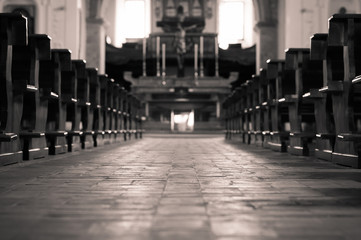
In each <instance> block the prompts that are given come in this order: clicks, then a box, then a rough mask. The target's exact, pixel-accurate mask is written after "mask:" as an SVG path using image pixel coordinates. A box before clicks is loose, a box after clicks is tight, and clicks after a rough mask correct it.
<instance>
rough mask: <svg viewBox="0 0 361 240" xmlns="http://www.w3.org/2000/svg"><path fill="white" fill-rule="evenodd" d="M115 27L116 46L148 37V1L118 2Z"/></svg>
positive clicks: (123, 0)
mask: <svg viewBox="0 0 361 240" xmlns="http://www.w3.org/2000/svg"><path fill="white" fill-rule="evenodd" d="M117 25H118V26H117V29H116V31H117V37H116V40H115V41H116V45H118V46H119V45H120V44H121V43H124V42H127V41H132V40H134V39H139V38H143V37H145V36H147V35H149V32H150V0H118V1H117Z"/></svg>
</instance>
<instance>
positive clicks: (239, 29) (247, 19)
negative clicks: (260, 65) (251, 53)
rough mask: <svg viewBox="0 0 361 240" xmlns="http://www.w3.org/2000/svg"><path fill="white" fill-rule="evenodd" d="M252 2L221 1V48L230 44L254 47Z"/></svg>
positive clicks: (219, 26)
mask: <svg viewBox="0 0 361 240" xmlns="http://www.w3.org/2000/svg"><path fill="white" fill-rule="evenodd" d="M252 6H253V5H252V1H251V0H220V2H219V11H218V13H219V18H218V33H219V35H218V42H219V45H220V47H221V48H223V49H226V48H228V45H229V44H232V43H242V45H243V46H246V47H248V46H250V45H252V26H253V24H252V22H253V15H252V13H253V9H252Z"/></svg>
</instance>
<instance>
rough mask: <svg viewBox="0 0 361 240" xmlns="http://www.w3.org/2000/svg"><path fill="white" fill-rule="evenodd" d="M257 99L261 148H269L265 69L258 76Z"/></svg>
mask: <svg viewBox="0 0 361 240" xmlns="http://www.w3.org/2000/svg"><path fill="white" fill-rule="evenodd" d="M259 80H260V86H259V98H260V114H261V116H260V118H261V119H260V125H261V126H260V131H261V132H262V146H263V147H264V148H269V146H268V142H269V141H271V129H272V127H271V111H270V108H269V103H272V102H271V101H270V100H269V98H268V78H267V69H264V68H261V69H260V74H259Z"/></svg>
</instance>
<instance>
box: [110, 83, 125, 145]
mask: <svg viewBox="0 0 361 240" xmlns="http://www.w3.org/2000/svg"><path fill="white" fill-rule="evenodd" d="M120 88H121V87H120V85H119V84H118V83H114V84H113V106H112V109H113V119H114V121H113V122H112V126H111V129H112V132H113V134H114V142H119V141H120V139H122V136H121V133H120V131H121V129H120V124H119V123H120V117H119V115H120V112H121V111H120V101H119V99H120V94H121V93H120Z"/></svg>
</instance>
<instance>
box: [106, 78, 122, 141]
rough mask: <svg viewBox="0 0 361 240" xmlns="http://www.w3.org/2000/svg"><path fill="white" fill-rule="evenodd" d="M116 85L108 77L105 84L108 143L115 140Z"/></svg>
mask: <svg viewBox="0 0 361 240" xmlns="http://www.w3.org/2000/svg"><path fill="white" fill-rule="evenodd" d="M118 87H119V85H118V84H116V83H115V82H114V79H111V78H109V79H108V86H107V88H108V89H107V93H108V94H107V96H108V99H107V106H108V112H107V115H108V122H107V128H106V129H107V130H108V133H109V139H110V143H114V142H116V140H117V133H118V131H117V130H116V117H117V116H116V115H117V114H118V112H117V111H118V109H117V108H118V104H117V101H116V99H117V97H118Z"/></svg>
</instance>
